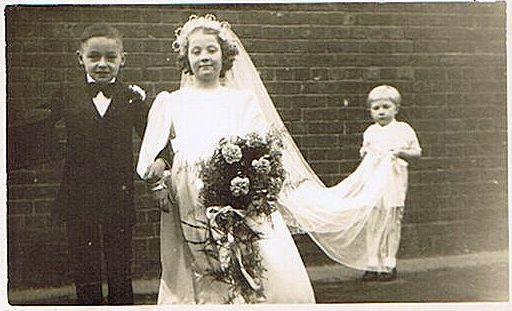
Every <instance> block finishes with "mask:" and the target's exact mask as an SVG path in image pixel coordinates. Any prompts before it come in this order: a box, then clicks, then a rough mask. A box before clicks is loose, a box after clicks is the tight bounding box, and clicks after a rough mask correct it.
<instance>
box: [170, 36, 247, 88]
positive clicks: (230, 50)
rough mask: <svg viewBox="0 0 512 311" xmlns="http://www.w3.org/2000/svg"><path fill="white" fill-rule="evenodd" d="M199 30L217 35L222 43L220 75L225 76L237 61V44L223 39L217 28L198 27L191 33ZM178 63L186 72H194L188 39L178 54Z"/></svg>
mask: <svg viewBox="0 0 512 311" xmlns="http://www.w3.org/2000/svg"><path fill="white" fill-rule="evenodd" d="M197 31H203V33H205V34H209V35H215V37H216V38H217V41H218V42H219V44H220V49H221V52H222V68H221V70H220V77H221V78H223V77H224V76H225V75H226V72H227V71H228V70H230V69H231V68H232V67H233V62H234V61H235V58H236V56H237V55H238V48H237V46H236V45H235V44H234V43H232V42H230V41H228V40H226V39H222V38H221V37H220V36H219V31H217V30H215V29H211V28H206V27H198V28H196V29H194V30H193V31H192V32H191V33H190V34H192V33H194V32H197ZM190 34H189V35H190ZM177 63H178V67H179V69H180V70H182V71H183V72H184V73H186V74H191V75H193V74H194V73H193V72H192V67H191V66H190V63H189V61H188V39H187V40H186V41H185V43H184V47H183V49H181V52H180V53H179V54H178V60H177Z"/></svg>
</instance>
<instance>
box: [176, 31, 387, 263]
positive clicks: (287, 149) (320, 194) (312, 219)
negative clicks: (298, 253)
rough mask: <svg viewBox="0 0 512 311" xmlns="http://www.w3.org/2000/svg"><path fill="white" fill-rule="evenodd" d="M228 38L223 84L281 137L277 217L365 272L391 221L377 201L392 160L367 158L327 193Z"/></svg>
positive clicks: (185, 80) (186, 79)
mask: <svg viewBox="0 0 512 311" xmlns="http://www.w3.org/2000/svg"><path fill="white" fill-rule="evenodd" d="M229 35H230V36H232V39H233V40H234V41H235V43H236V45H237V47H238V50H239V54H238V56H237V57H236V60H235V62H234V65H233V68H232V69H231V70H229V71H228V72H227V73H226V77H225V78H224V81H223V83H224V84H225V85H226V86H228V87H233V88H236V89H242V90H246V91H251V92H252V93H253V94H254V96H255V97H256V101H257V103H258V105H259V106H260V110H261V112H262V113H263V115H264V118H265V120H266V122H267V123H268V124H269V126H270V127H272V128H276V129H278V130H279V131H280V133H281V134H282V140H283V143H284V150H283V164H284V167H285V169H286V172H287V180H286V182H285V185H284V187H283V190H282V193H281V195H280V199H279V205H280V212H281V214H282V215H283V217H284V218H285V220H286V222H287V224H288V225H289V226H293V227H296V228H299V229H300V230H303V231H305V232H306V233H307V234H308V235H309V236H310V237H311V238H312V240H313V241H315V242H316V244H317V245H318V246H319V247H320V248H321V249H322V250H323V251H324V252H325V253H326V254H327V255H328V256H329V257H330V258H331V259H333V260H335V261H337V262H339V263H342V264H344V265H347V266H349V267H352V268H355V269H361V270H365V269H368V261H369V251H368V250H369V249H371V248H372V247H378V245H379V243H378V241H379V240H380V239H381V237H382V236H383V232H384V230H385V221H383V220H384V219H386V218H387V217H390V212H389V211H390V209H388V208H384V207H385V205H386V202H385V201H384V200H383V199H382V197H383V193H384V191H385V186H386V185H387V184H389V183H390V182H392V179H393V178H392V173H393V159H391V158H390V157H382V156H377V155H375V154H372V153H369V154H367V156H365V158H364V159H363V160H362V162H361V164H360V165H359V167H358V168H357V169H356V170H355V171H354V172H353V173H352V174H351V175H350V176H349V177H347V178H346V179H344V180H343V181H341V182H340V183H339V184H337V185H335V186H333V187H330V188H328V187H326V186H325V185H324V184H323V182H322V181H321V180H320V179H319V178H318V176H317V175H316V174H315V172H314V171H313V170H312V169H311V167H310V166H309V164H308V163H307V161H306V160H305V159H304V157H303V156H302V154H301V152H300V150H299V148H298V147H297V145H296V144H295V142H294V141H293V138H292V137H291V135H290V133H289V131H288V130H287V129H286V127H285V125H284V123H283V121H282V119H281V117H280V116H279V113H278V112H277V110H276V108H275V106H274V104H273V102H272V99H271V98H270V96H269V94H268V92H267V90H266V88H265V86H264V84H263V82H262V80H261V78H260V76H259V73H258V71H257V70H256V68H255V66H254V64H253V62H252V61H251V58H250V56H249V54H248V53H247V51H246V50H245V49H244V47H243V44H242V42H241V41H240V39H239V38H238V37H237V36H236V34H235V33H234V32H233V31H232V30H229ZM193 79H194V78H193V76H190V75H187V74H182V80H181V87H182V88H185V87H188V86H190V85H192V83H193ZM375 210H378V211H379V212H380V213H385V214H387V215H384V217H382V216H383V215H381V216H380V217H378V219H379V221H378V223H377V222H375V221H372V219H373V218H374V214H375V213H376V212H374V211H375ZM369 224H372V226H371V227H372V228H373V229H371V230H370V228H369V226H368V225H369ZM374 269H376V270H379V269H382V268H380V267H375V268H374Z"/></svg>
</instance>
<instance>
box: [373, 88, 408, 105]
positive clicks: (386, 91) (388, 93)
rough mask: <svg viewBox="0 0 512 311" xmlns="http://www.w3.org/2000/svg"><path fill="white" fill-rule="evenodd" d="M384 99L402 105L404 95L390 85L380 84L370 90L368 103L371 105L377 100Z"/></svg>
mask: <svg viewBox="0 0 512 311" xmlns="http://www.w3.org/2000/svg"><path fill="white" fill-rule="evenodd" d="M382 99H385V100H389V101H392V102H393V103H394V104H395V105H396V106H397V107H398V106H400V103H401V102H402V96H401V95H400V92H398V90H397V89H396V88H394V87H392V86H389V85H379V86H377V87H374V88H373V89H372V90H371V91H370V93H369V94H368V99H367V103H368V105H369V104H371V103H372V102H374V101H376V100H382Z"/></svg>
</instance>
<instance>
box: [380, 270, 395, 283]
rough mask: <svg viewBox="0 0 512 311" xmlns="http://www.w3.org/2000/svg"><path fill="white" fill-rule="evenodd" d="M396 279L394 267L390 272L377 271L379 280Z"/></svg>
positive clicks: (388, 280) (389, 280)
mask: <svg viewBox="0 0 512 311" xmlns="http://www.w3.org/2000/svg"><path fill="white" fill-rule="evenodd" d="M396 279H397V272H396V268H393V270H391V272H381V273H379V281H381V282H391V281H394V280H396Z"/></svg>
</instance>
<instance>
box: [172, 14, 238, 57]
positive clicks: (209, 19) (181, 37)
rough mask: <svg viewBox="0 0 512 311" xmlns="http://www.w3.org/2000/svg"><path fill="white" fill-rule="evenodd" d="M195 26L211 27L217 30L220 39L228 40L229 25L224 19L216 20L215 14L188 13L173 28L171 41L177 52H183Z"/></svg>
mask: <svg viewBox="0 0 512 311" xmlns="http://www.w3.org/2000/svg"><path fill="white" fill-rule="evenodd" d="M197 28H207V29H213V30H216V31H218V32H219V37H220V38H221V40H225V41H226V40H230V36H229V29H230V28H231V26H230V25H229V23H228V22H226V21H222V22H220V21H218V20H217V18H216V17H215V15H213V14H206V15H205V16H199V17H198V16H197V15H190V16H189V18H188V21H187V22H186V23H185V24H184V25H183V26H182V27H179V28H176V30H174V34H175V35H176V40H175V41H174V42H173V43H172V48H173V49H174V51H175V52H177V53H185V52H186V51H183V50H182V49H183V48H184V47H185V45H186V44H185V43H186V42H187V38H188V36H189V35H190V34H191V33H192V32H193V31H194V30H195V29H197Z"/></svg>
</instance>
